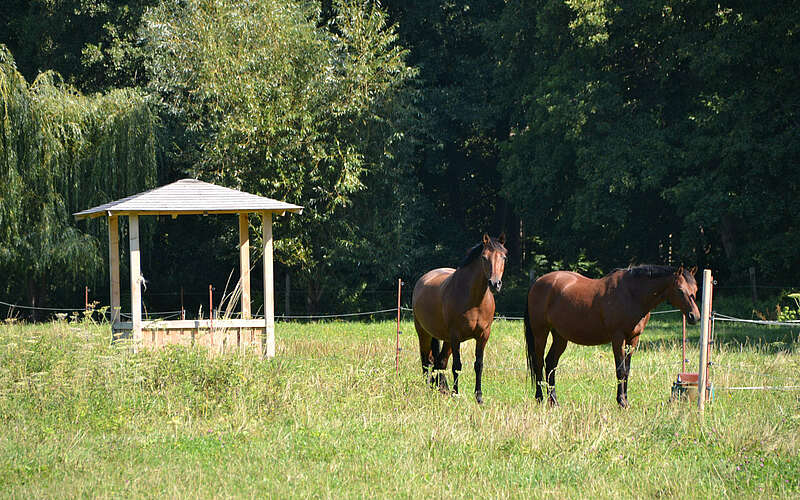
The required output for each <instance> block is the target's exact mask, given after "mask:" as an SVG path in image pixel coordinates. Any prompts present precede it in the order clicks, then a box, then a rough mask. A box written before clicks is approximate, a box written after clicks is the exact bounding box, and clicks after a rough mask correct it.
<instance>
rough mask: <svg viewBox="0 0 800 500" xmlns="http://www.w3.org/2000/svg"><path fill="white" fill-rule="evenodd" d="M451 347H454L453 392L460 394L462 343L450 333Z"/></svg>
mask: <svg viewBox="0 0 800 500" xmlns="http://www.w3.org/2000/svg"><path fill="white" fill-rule="evenodd" d="M450 347H451V348H452V349H453V394H458V374H459V373H461V343H460V342H459V341H458V337H456V336H455V335H454V334H453V333H450Z"/></svg>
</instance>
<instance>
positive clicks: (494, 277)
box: [481, 233, 508, 293]
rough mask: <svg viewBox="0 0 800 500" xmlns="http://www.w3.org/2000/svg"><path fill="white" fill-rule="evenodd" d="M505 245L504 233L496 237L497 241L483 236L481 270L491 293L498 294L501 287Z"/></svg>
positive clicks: (505, 252)
mask: <svg viewBox="0 0 800 500" xmlns="http://www.w3.org/2000/svg"><path fill="white" fill-rule="evenodd" d="M505 243H506V236H505V233H503V234H501V235H500V236H498V237H497V239H495V238H490V237H489V235H488V234H484V235H483V249H482V251H481V268H482V269H483V275H484V276H485V277H486V280H487V281H488V282H489V288H490V289H491V290H492V292H493V293H497V292H499V291H500V289H501V288H502V287H503V271H504V270H505V267H506V255H507V254H508V251H507V250H506V247H505V246H504V245H505Z"/></svg>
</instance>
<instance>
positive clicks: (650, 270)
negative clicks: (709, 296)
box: [617, 264, 697, 283]
mask: <svg viewBox="0 0 800 500" xmlns="http://www.w3.org/2000/svg"><path fill="white" fill-rule="evenodd" d="M617 271H624V272H626V273H629V274H630V275H631V276H633V277H635V278H652V279H655V278H663V277H665V276H669V275H670V274H675V273H676V272H677V271H678V268H677V267H672V266H662V265H658V264H641V265H638V266H631V267H628V268H625V269H617ZM683 279H685V280H686V281H687V282H689V283H697V282H696V281H695V279H694V276H693V275H692V273H691V272H689V270H688V269H686V268H684V269H683Z"/></svg>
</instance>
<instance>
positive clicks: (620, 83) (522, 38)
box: [0, 0, 800, 317]
mask: <svg viewBox="0 0 800 500" xmlns="http://www.w3.org/2000/svg"><path fill="white" fill-rule="evenodd" d="M798 82H800V9H798V8H797V3H796V2H794V1H780V0H776V1H772V2H744V1H722V2H720V1H719V0H715V1H713V2H712V1H665V0H662V1H651V0H632V1H627V2H617V1H611V0H567V1H554V0H538V1H537V0H529V1H517V0H506V1H500V0H476V1H457V0H456V1H436V0H417V1H414V2H409V1H406V0H403V1H393V0H384V1H382V2H376V1H363V0H362V1H357V0H342V1H334V0H322V1H300V0H296V1H292V0H263V1H250V2H247V1H236V2H234V1H230V2H225V1H214V0H127V1H126V0H120V1H112V0H4V2H2V5H0V139H1V140H0V179H3V180H2V181H0V301H4V302H9V303H16V304H25V305H33V306H38V307H71V306H72V307H82V306H83V300H84V289H85V287H86V286H88V287H89V289H90V299H91V300H98V301H100V303H101V304H106V303H107V302H108V284H107V281H108V274H107V273H108V271H107V262H106V261H107V228H106V226H105V222H104V220H103V219H97V220H93V221H89V222H86V221H81V222H76V221H75V220H74V219H73V218H72V217H71V215H70V214H71V213H73V212H77V211H79V210H83V209H85V208H89V207H91V206H95V205H98V204H101V203H104V202H107V201H110V200H112V199H118V198H122V197H124V196H128V195H130V194H134V193H137V192H140V191H143V190H145V189H149V188H152V187H155V186H158V185H162V184H165V183H168V182H171V181H174V180H177V179H180V178H184V177H196V178H199V179H202V180H205V181H209V182H214V183H218V184H221V185H225V186H229V187H233V188H238V189H242V190H244V191H248V192H252V193H255V194H259V195H263V196H268V197H271V198H276V199H280V200H285V201H288V202H291V203H296V204H299V205H303V206H304V207H305V211H304V212H303V214H302V215H300V216H297V215H286V216H284V217H278V218H276V226H275V230H274V234H275V237H276V240H277V241H276V264H275V267H276V269H275V270H276V283H275V290H276V301H275V302H276V313H277V314H283V313H286V312H287V309H286V304H287V302H288V304H289V309H288V312H290V313H292V314H306V313H312V314H313V313H323V312H324V313H332V312H343V311H344V312H349V311H359V310H361V311H363V310H370V309H374V308H378V309H380V308H385V307H386V308H388V307H392V304H393V303H395V301H396V286H397V279H398V278H402V279H403V280H404V281H405V282H406V285H405V288H404V294H405V298H406V300H405V301H404V302H407V301H408V300H410V291H411V287H412V286H413V282H414V280H416V278H418V277H419V276H420V275H421V274H422V273H423V272H425V271H426V270H428V269H431V268H434V267H440V266H455V265H456V264H457V263H458V261H459V260H460V258H461V257H462V256H463V254H464V253H465V252H466V250H467V249H468V248H469V247H471V246H472V245H474V244H475V243H477V242H478V241H480V237H481V235H482V234H483V233H484V232H489V233H490V234H492V235H497V234H499V233H500V232H505V233H506V235H507V239H508V246H509V250H510V255H509V264H508V266H507V268H506V276H505V279H504V281H505V283H507V285H506V286H505V287H504V291H503V293H502V294H501V295H500V296H498V311H499V312H502V313H508V314H519V313H520V312H521V310H522V303H523V298H524V296H525V293H526V290H527V287H528V282H529V279H530V277H531V276H538V275H541V274H543V273H545V272H548V271H550V270H554V269H573V270H578V271H580V272H583V273H585V274H587V275H590V276H594V277H597V276H601V275H602V274H604V273H606V272H608V271H610V270H612V269H614V268H617V267H624V266H627V265H629V264H638V263H659V264H671V265H680V264H686V265H691V266H693V265H697V266H699V267H700V268H711V269H712V270H713V272H714V274H715V277H716V279H717V280H718V282H719V285H718V286H719V290H721V291H722V293H728V294H731V295H742V296H744V297H747V298H748V299H749V298H750V295H751V293H752V289H751V287H750V285H751V279H752V278H753V277H754V278H755V279H756V282H757V284H758V286H759V288H758V289H757V293H759V294H760V297H759V299H760V300H763V299H764V298H765V296H769V297H771V298H770V300H777V299H773V298H774V297H778V298H779V296H780V294H781V293H782V292H788V291H790V290H791V289H792V287H793V286H794V287H798V286H800V257H799V256H798V248H800V214H799V213H800V208H798V199H799V198H798V195H799V194H800V184H799V181H800V164H799V163H798V158H800V90H799V89H800V87H799V86H798ZM123 219H124V218H123ZM143 220H144V225H143V228H142V235H143V237H144V238H145V239H146V241H145V248H144V250H143V262H142V269H143V273H144V275H145V277H146V279H147V280H148V283H147V288H146V291H145V293H144V302H145V309H146V310H148V311H171V310H175V309H178V308H179V307H180V301H181V290H183V293H184V301H185V307H186V308H187V309H188V310H189V314H190V315H192V314H193V312H194V311H196V310H197V309H198V308H199V306H200V304H203V303H206V302H207V293H208V292H207V290H208V285H209V284H212V285H213V286H214V287H215V294H216V299H215V300H217V301H218V300H219V298H220V297H221V296H222V294H223V293H224V291H225V290H226V288H227V289H228V290H230V289H231V288H232V287H233V284H229V285H227V287H226V283H227V280H228V277H229V276H230V275H231V273H233V275H234V276H236V275H237V274H238V267H237V266H238V256H237V250H236V242H237V235H236V229H237V226H236V219H235V217H234V216H230V217H226V216H209V217H190V216H187V217H179V218H178V219H176V220H172V219H170V218H168V217H167V218H155V217H151V218H144V219H143ZM121 222H122V227H121V229H122V234H121V238H122V240H121V241H122V242H126V241H127V233H126V231H127V228H126V226H125V221H124V220H122V221H121ZM258 224H259V220H258V219H257V218H255V217H253V218H252V219H251V226H252V234H251V236H252V238H253V239H254V240H255V241H254V246H255V247H258V246H259V244H260V242H259V241H258V239H257V238H258V235H259V234H260V228H259V227H258ZM123 247H124V244H123ZM124 253H125V252H123V254H124ZM256 258H257V256H256V255H254V256H253V262H258V261H257V260H256ZM124 266H125V256H124V255H123V282H127V281H126V279H127V278H126V275H125V272H126V271H125V268H124ZM256 272H258V266H256ZM287 277H288V278H287ZM287 281H288V284H289V285H288V286H289V290H290V291H289V293H288V301H287V300H286V284H287ZM253 282H254V283H260V281H259V278H258V277H257V276H255V277H254V279H253ZM125 288H126V287H125V286H123V290H124V289H125ZM258 300H259V297H258V293H255V294H254V303H255V304H258ZM123 304H125V297H124V296H123ZM759 307H762V309H764V310H766V309H767V307H768V304H766V305H765V304H762V305H760V306H759ZM0 312H1V313H2V314H7V308H6V307H0ZM14 314H21V315H23V316H27V314H28V313H27V312H16V313H14ZM39 314H40V317H41V315H42V314H43V313H39Z"/></svg>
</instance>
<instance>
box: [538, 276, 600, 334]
mask: <svg viewBox="0 0 800 500" xmlns="http://www.w3.org/2000/svg"><path fill="white" fill-rule="evenodd" d="M604 292H605V286H604V283H603V281H602V280H595V279H592V278H587V277H585V276H582V275H580V274H578V273H574V272H571V271H554V272H552V273H548V274H545V275H544V276H542V277H540V278H539V279H537V280H536V281H535V282H534V284H533V285H532V286H531V288H530V290H529V291H528V317H529V321H530V322H531V325H532V326H533V327H534V328H539V329H545V328H546V329H553V330H556V331H557V332H558V333H559V335H561V336H562V337H564V338H565V339H567V340H568V341H570V342H574V343H577V344H582V345H597V344H604V343H607V342H609V341H610V337H609V336H608V334H606V333H605V332H604V328H603V326H604V323H605V318H604V314H603V304H602V302H603V297H604ZM606 337H608V338H606Z"/></svg>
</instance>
